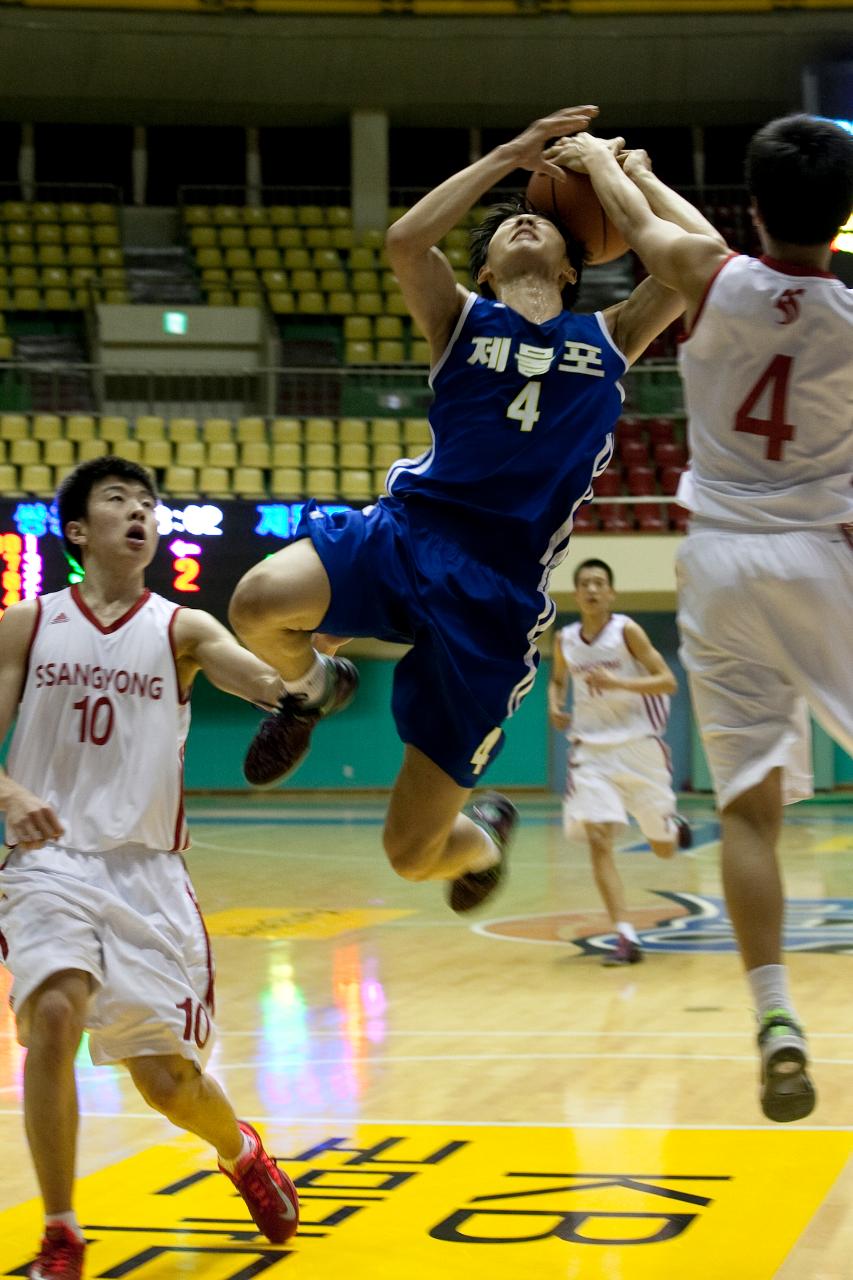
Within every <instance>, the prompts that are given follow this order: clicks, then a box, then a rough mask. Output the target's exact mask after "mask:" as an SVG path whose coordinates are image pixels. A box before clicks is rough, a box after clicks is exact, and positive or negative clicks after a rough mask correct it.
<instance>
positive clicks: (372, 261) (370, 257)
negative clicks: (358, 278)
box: [349, 247, 377, 271]
mask: <svg viewBox="0 0 853 1280" xmlns="http://www.w3.org/2000/svg"><path fill="white" fill-rule="evenodd" d="M376 262H377V257H376V254H375V253H374V252H373V250H372V249H363V248H361V247H356V248H354V249H351V250H350V255H349V269H350V271H375V270H376Z"/></svg>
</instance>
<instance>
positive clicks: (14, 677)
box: [0, 600, 63, 849]
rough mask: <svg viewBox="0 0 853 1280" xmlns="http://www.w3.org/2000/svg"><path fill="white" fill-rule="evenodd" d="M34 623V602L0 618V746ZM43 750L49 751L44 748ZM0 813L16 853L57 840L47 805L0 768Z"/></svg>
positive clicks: (14, 708)
mask: <svg viewBox="0 0 853 1280" xmlns="http://www.w3.org/2000/svg"><path fill="white" fill-rule="evenodd" d="M37 621H38V606H37V605H36V602H35V600H26V601H24V602H23V603H22V604H17V605H13V606H12V607H11V608H10V609H7V610H6V612H5V613H4V614H3V617H2V618H0V742H2V741H3V739H4V738H5V737H6V734H7V733H8V732H9V729H10V728H11V727H12V721H13V720H14V718H15V712H16V711H17V708H18V703H19V701H20V699H21V692H22V690H23V686H24V679H25V677H26V673H27V655H28V653H29V648H30V642H31V640H32V637H33V632H34V630H35V627H36V623H37ZM45 750H46V751H47V750H50V747H49V745H48V744H45ZM0 812H4V813H5V814H6V824H7V828H8V834H7V839H8V841H9V843H10V844H11V843H12V842H13V840H14V842H15V844H16V847H17V848H19V849H40V848H41V847H42V845H43V844H46V843H47V841H48V840H58V839H59V837H60V836H61V835H62V830H63V828H62V823H61V822H60V821H59V818H58V817H57V815H56V814H55V813H54V811H53V809H52V808H51V807H50V805H48V804H45V802H44V801H43V800H41V799H40V798H39V797H38V796H34V795H33V793H32V792H31V791H28V790H27V789H26V787H22V786H20V784H19V783H17V782H15V781H14V779H12V778H10V777H9V775H8V774H7V773H6V771H5V770H4V769H3V768H0Z"/></svg>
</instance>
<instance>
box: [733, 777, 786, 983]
mask: <svg viewBox="0 0 853 1280" xmlns="http://www.w3.org/2000/svg"><path fill="white" fill-rule="evenodd" d="M781 772H782V771H781V769H779V768H776V769H771V771H770V772H769V773H768V775H767V777H766V778H763V779H762V781H761V782H759V783H757V784H756V785H755V786H753V787H750V788H749V790H748V791H744V792H741V794H740V795H738V796H736V797H735V798H734V799H733V800H731V801H730V802H729V803H728V804H727V805H725V807H724V808H723V810H722V812H721V814H720V826H721V837H722V871H723V888H724V891H725V895H726V905H727V907H728V911H729V918H730V920H731V922H732V925H733V927H734V931H735V933H736V935H737V939H738V946H739V948H740V953H741V959H742V960H743V963H744V967H745V969H746V970H747V972H748V973H749V972H751V971H752V970H754V969H758V968H760V967H761V966H763V965H780V964H781V962H782V918H783V914H784V909H785V898H784V892H783V889H782V877H781V874H780V871H779V862H778V858H777V855H776V847H777V844H778V840H779V831H780V828H781V825H782V788H781Z"/></svg>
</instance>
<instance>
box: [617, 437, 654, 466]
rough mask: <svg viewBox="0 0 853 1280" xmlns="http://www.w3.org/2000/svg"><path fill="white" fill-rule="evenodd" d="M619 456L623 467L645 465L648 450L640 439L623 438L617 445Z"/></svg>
mask: <svg viewBox="0 0 853 1280" xmlns="http://www.w3.org/2000/svg"><path fill="white" fill-rule="evenodd" d="M619 458H620V461H621V463H622V465H623V467H646V466H648V465H649V461H650V459H649V451H648V449H647V448H646V445H645V442H644V441H642V440H623V441H622V443H621V445H620V446H619Z"/></svg>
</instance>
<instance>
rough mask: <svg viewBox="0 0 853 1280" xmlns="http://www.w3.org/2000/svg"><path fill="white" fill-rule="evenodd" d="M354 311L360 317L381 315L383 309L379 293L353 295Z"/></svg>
mask: <svg viewBox="0 0 853 1280" xmlns="http://www.w3.org/2000/svg"><path fill="white" fill-rule="evenodd" d="M355 309H356V311H357V312H358V314H359V315H362V316H378V315H381V314H382V312H383V310H384V307H383V305H382V294H381V293H357V294H356V295H355Z"/></svg>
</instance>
